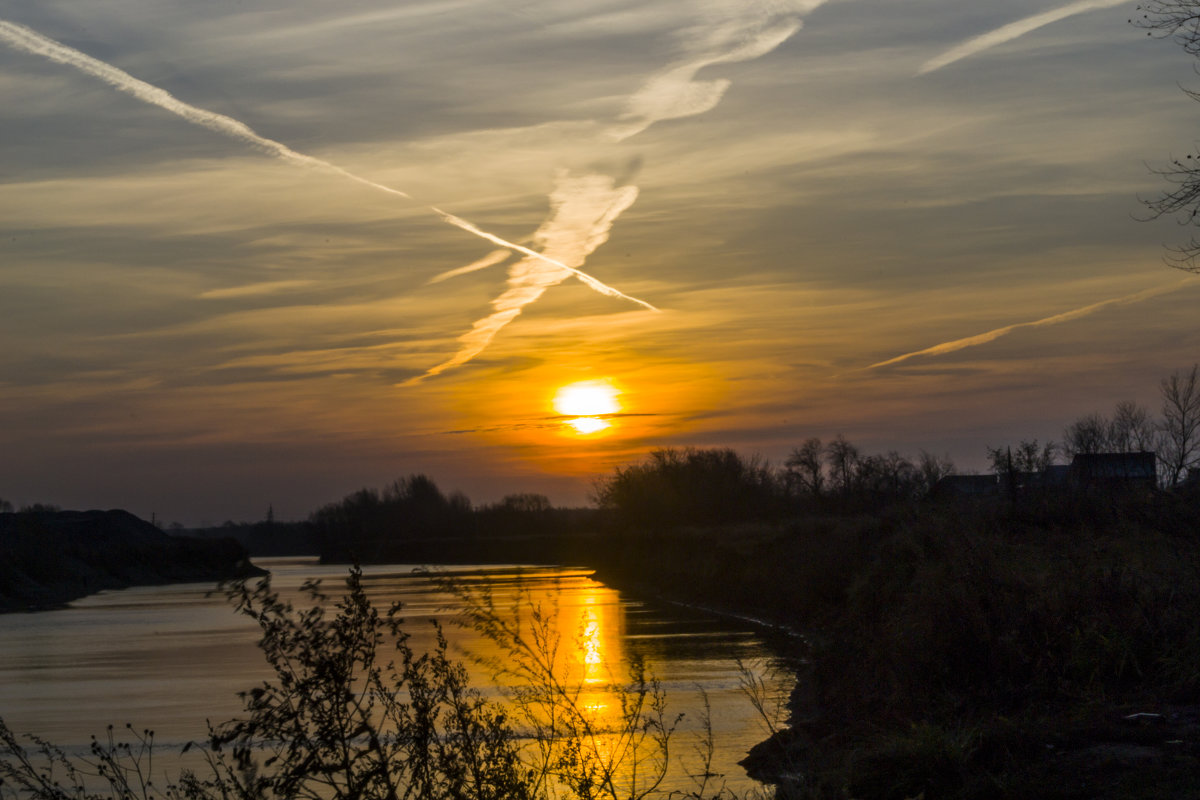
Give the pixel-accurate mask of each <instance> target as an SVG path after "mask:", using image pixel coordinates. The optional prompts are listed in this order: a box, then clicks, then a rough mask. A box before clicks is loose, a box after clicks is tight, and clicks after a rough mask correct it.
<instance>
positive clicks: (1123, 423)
mask: <svg viewBox="0 0 1200 800" xmlns="http://www.w3.org/2000/svg"><path fill="white" fill-rule="evenodd" d="M1157 440H1158V426H1157V425H1155V423H1154V420H1153V419H1151V418H1150V412H1149V411H1147V410H1146V408H1145V406H1139V405H1138V404H1137V403H1135V402H1133V401H1132V400H1124V401H1122V402H1120V403H1117V407H1116V409H1115V410H1114V411H1113V415H1112V419H1111V420H1109V424H1108V446H1109V449H1110V450H1112V451H1114V452H1117V453H1141V452H1146V451H1153V450H1157V449H1158V447H1157Z"/></svg>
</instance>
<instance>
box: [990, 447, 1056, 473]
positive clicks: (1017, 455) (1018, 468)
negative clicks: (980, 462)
mask: <svg viewBox="0 0 1200 800" xmlns="http://www.w3.org/2000/svg"><path fill="white" fill-rule="evenodd" d="M1057 453H1058V446H1057V445H1056V444H1055V443H1054V442H1052V441H1050V442H1046V443H1045V444H1039V443H1038V440H1037V439H1030V440H1028V441H1026V440H1024V439H1022V440H1021V443H1020V444H1018V445H1016V446H1015V447H989V448H988V449H987V454H988V460H989V461H991V462H992V471H993V472H995V473H996V474H997V475H1005V474H1007V473H1009V472H1010V471H1011V472H1042V471H1043V470H1045V469H1046V467H1048V466H1050V465H1051V464H1053V463H1054V457H1055V455H1056V454H1057Z"/></svg>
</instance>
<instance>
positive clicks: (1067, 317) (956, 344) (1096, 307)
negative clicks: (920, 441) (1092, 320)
mask: <svg viewBox="0 0 1200 800" xmlns="http://www.w3.org/2000/svg"><path fill="white" fill-rule="evenodd" d="M1194 282H1195V280H1194V279H1188V280H1184V281H1180V282H1179V283H1175V284H1171V285H1170V286H1159V287H1156V288H1154V289H1146V290H1145V291H1142V292H1137V293H1135V294H1130V295H1125V296H1124V297H1116V298H1113V299H1112V300H1102V301H1101V302H1099V303H1092V304H1091V305H1090V306H1084V307H1082V308H1076V309H1072V310H1071V311H1064V312H1063V313H1061V314H1055V315H1054V316H1052V317H1046V318H1044V319H1039V320H1034V321H1033V322H1018V323H1015V324H1013V325H1006V326H1004V327H1003V328H996V329H995V330H991V331H988V332H987V333H980V334H976V335H975V336H968V337H966V338H964V339H954V340H953V341H949V342H942V343H941V344H935V345H934V346H933V347H926V348H925V349H924V350H917V351H914V352H912V353H905V354H904V355H901V356H896V357H895V358H889V359H888V360H886V361H880V362H878V363H877V364H871V365H870V366H868V367H863V368H862V369H861V370H859V371H860V372H862V371H866V370H869V369H878V368H880V367H887V366H891V365H892V364H899V363H900V362H901V361H907V360H908V359H910V358H916V357H917V356H940V355H945V354H946V353H953V352H954V351H956V350H963V349H965V348H968V347H975V346H976V345H981V344H987V343H988V342H994V341H995V340H997V339H999V338H1000V337H1001V336H1007V335H1008V334H1010V333H1012V332H1013V331H1015V330H1017V329H1019V328H1042V327H1046V326H1049V325H1058V324H1059V323H1062V322H1071V321H1072V320H1077V319H1080V318H1082V317H1086V316H1090V315H1091V314H1095V313H1096V312H1097V311H1100V310H1102V309H1105V308H1108V307H1109V306H1127V305H1132V304H1134V303H1140V302H1142V301H1143V300H1149V299H1150V298H1152V297H1158V296H1160V295H1164V294H1170V293H1171V292H1176V291H1179V290H1180V289H1182V288H1183V287H1184V286H1188V285H1191V284H1192V283H1194Z"/></svg>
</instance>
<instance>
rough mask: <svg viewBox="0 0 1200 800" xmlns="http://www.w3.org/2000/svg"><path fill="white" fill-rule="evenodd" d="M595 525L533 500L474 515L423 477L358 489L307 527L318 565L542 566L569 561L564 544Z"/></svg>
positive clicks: (590, 516)
mask: <svg viewBox="0 0 1200 800" xmlns="http://www.w3.org/2000/svg"><path fill="white" fill-rule="evenodd" d="M594 523H595V511H594V510H593V509H586V508H585V509H570V508H554V507H553V506H552V505H551V504H550V500H549V498H547V497H546V496H545V495H541V494H534V493H518V494H510V495H507V496H506V497H504V498H503V499H502V500H501V501H500V502H498V503H493V504H487V505H481V506H478V507H475V506H472V504H471V501H470V499H468V498H467V496H466V495H465V494H463V493H462V492H458V491H455V492H451V493H450V494H446V493H444V492H443V491H442V490H441V489H440V488H439V487H438V485H437V484H436V483H434V481H433V480H432V479H431V478H429V477H428V476H427V475H422V474H416V475H409V476H406V477H404V478H400V479H398V480H395V481H393V482H392V483H390V484H389V485H387V486H386V487H384V488H383V489H381V490H380V489H367V488H364V489H360V490H358V491H356V492H354V493H352V494H350V495H347V496H346V497H344V498H343V499H342V500H340V501H338V502H335V503H329V504H327V505H325V506H322V507H321V508H319V509H317V510H316V511H314V512H313V513H312V515H311V516H310V517H309V520H308V524H309V526H310V528H311V530H312V534H313V536H314V539H315V541H316V543H317V546H318V548H319V552H320V555H321V559H322V560H323V561H325V562H332V563H339V562H340V563H350V562H355V561H357V562H360V563H371V562H385V561H392V562H410V563H425V562H439V563H453V562H460V561H477V560H481V559H488V558H496V559H500V560H512V559H514V558H521V557H524V558H532V559H533V560H537V561H544V560H546V559H548V558H549V559H554V558H562V557H563V556H566V555H569V554H570V549H569V548H565V547H564V546H561V545H562V542H563V541H564V540H571V539H573V538H577V537H578V536H579V535H581V534H582V533H585V532H588V531H591V530H593V529H594V528H595V524H594ZM547 543H549V544H550V545H552V546H550V547H548V548H547V547H546V544H547Z"/></svg>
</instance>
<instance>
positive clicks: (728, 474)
mask: <svg viewBox="0 0 1200 800" xmlns="http://www.w3.org/2000/svg"><path fill="white" fill-rule="evenodd" d="M953 472H954V464H953V462H952V461H951V460H950V458H949V457H948V456H935V455H933V454H931V453H927V452H925V451H921V453H920V455H919V457H918V458H917V460H916V461H912V460H910V459H909V458H907V457H905V456H902V455H901V454H900V453H898V452H896V451H894V450H893V451H889V452H887V453H883V454H866V453H863V452H862V451H861V450H860V449H859V448H858V447H856V446H855V445H853V444H851V443H850V442H849V441H847V440H846V439H845V437H843V436H841V435H838V436H837V437H835V438H834V439H833V440H832V441H829V442H822V441H821V440H820V439H818V438H810V439H808V440H807V441H805V442H804V444H802V445H801V446H800V447H797V448H795V449H794V450H793V451H792V453H791V455H790V456H789V457H788V459H787V461H786V463H785V464H784V466H783V467H782V468H776V467H772V466H771V465H770V464H768V463H767V462H765V461H763V460H761V459H760V458H758V457H757V456H752V457H748V458H747V457H744V456H741V455H739V454H738V453H736V452H735V451H733V450H732V449H729V448H710V449H696V448H683V449H673V448H666V449H662V450H655V451H652V452H651V453H650V455H649V456H648V457H647V458H646V459H645V460H644V461H642V462H641V463H638V464H632V465H629V466H625V467H618V468H617V469H616V470H615V471H614V472H613V473H612V474H611V475H609V476H607V477H604V478H601V479H599V480H598V481H597V482H596V485H595V490H594V492H593V500H594V501H595V503H596V505H597V506H598V507H599V508H600V509H601V510H602V511H606V512H608V513H609V514H610V515H611V516H612V517H614V518H615V521H616V522H618V523H619V524H622V525H644V526H647V527H652V528H669V527H678V526H685V525H722V524H728V523H732V522H753V521H763V520H772V519H776V520H777V519H783V518H787V517H790V516H793V515H795V514H797V513H800V512H811V511H817V510H824V511H837V510H854V511H878V510H880V509H882V508H885V507H887V506H889V505H892V504H894V503H900V502H909V501H912V500H916V499H919V498H921V497H924V496H925V495H926V494H928V492H929V490H930V489H931V488H933V486H934V484H936V483H937V481H938V480H940V479H941V478H942V477H943V476H945V475H949V474H952V473H953Z"/></svg>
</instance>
